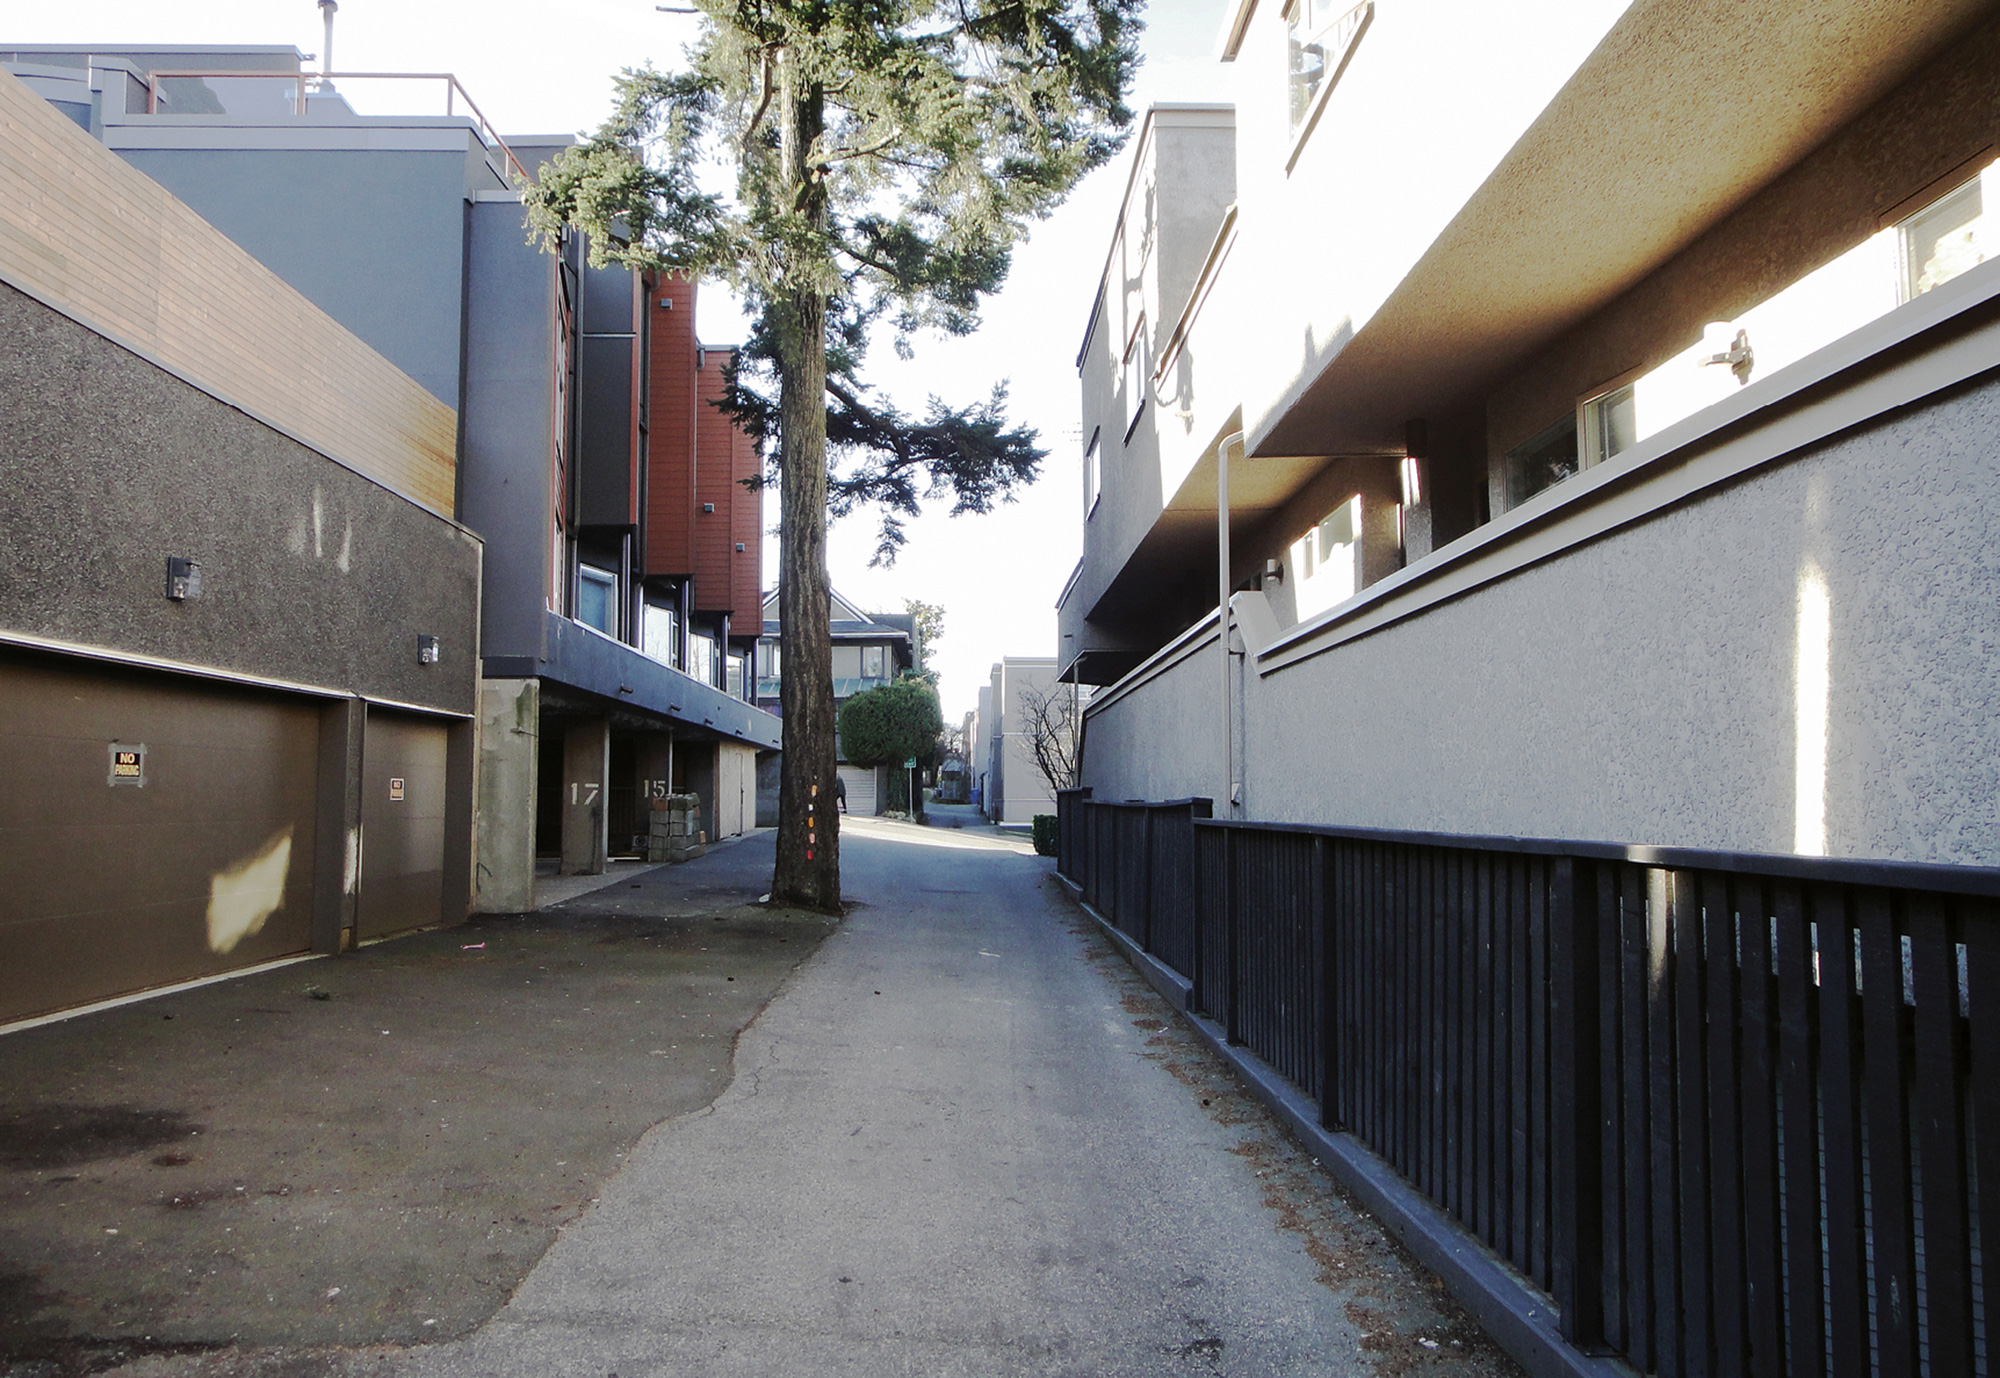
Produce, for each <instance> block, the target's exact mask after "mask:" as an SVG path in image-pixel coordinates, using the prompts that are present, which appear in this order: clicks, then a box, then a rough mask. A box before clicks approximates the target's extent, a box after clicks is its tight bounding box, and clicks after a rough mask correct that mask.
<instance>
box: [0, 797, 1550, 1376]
mask: <svg viewBox="0 0 2000 1378" xmlns="http://www.w3.org/2000/svg"><path fill="white" fill-rule="evenodd" d="M769 847H770V839H769V837H768V836H765V837H756V838H751V839H746V840H745V841H743V842H741V843H737V844H733V845H732V846H730V847H728V848H726V849H724V850H723V851H721V852H719V853H717V854H714V855H712V856H711V857H709V858H706V859H704V861H699V862H695V863H692V864H690V865H688V866H685V867H678V868H672V869H671V870H668V871H662V872H655V873H653V874H652V876H650V877H648V888H646V889H641V888H640V887H638V886H636V885H633V886H627V885H625V884H622V883H621V884H619V885H617V886H613V887H609V888H607V889H605V890H603V891H601V892H599V894H598V895H596V896H594V897H586V898H584V899H579V900H575V901H572V902H571V903H570V905H568V906H565V909H577V908H580V907H584V906H587V905H589V904H591V903H592V902H595V903H596V904H597V905H598V907H599V908H600V909H601V910H602V911H603V912H604V914H605V915H607V916H610V918H612V919H615V920H616V921H617V922H619V923H627V924H631V923H637V924H643V922H645V920H644V918H643V916H642V915H641V914H640V913H638V912H635V911H636V910H638V909H643V908H644V907H646V906H648V905H650V904H653V903H654V902H655V901H654V900H653V899H652V892H653V890H654V889H655V888H662V889H663V888H665V887H676V888H679V889H682V890H686V891H689V892H698V891H700V890H701V889H702V887H703V884H704V880H703V876H704V867H705V866H707V865H712V864H716V863H723V864H725V865H726V866H727V868H728V873H729V874H730V875H731V876H736V875H744V876H747V875H749V874H752V873H753V868H754V867H755V866H756V865H757V864H758V863H757V857H758V856H759V855H762V856H765V857H768V852H769ZM843 849H844V850H843V861H844V871H845V876H846V888H847V891H848V893H849V895H850V896H851V897H852V898H853V899H855V900H857V901H858V902H859V904H858V907H857V908H856V910H855V911H854V913H853V914H852V915H851V916H850V917H849V918H848V919H847V920H846V922H845V923H843V924H842V925H841V926H840V927H839V928H837V929H836V930H835V931H834V932H833V934H832V935H831V936H830V937H829V938H827V940H826V941H825V942H824V944H823V945H822V946H820V947H819V949H818V951H817V952H816V953H814V955H813V956H812V957H811V958H809V959H808V960H807V961H805V962H804V963H803V964H802V965H801V966H799V967H798V968H797V969H796V971H794V972H793V974H792V975H791V977H790V978H789V980H788V981H786V982H785V984H783V985H781V986H779V987H778V988H777V992H776V995H775V998H773V999H772V1001H771V1003H770V1004H769V1006H768V1007H767V1008H766V1009H765V1010H764V1011H763V1013H762V1014H761V1015H760V1016H758V1017H757V1018H756V1020H755V1022H754V1023H752V1024H751V1025H750V1027H749V1028H748V1029H747V1030H746V1031H745V1032H744V1033H743V1034H742V1036H741V1038H740V1040H739V1042H738V1044H737V1046H736V1049H735V1058H734V1075H733V1077H731V1078H730V1079H729V1080H728V1083H727V1088H726V1089H725V1090H723V1091H722V1093H721V1094H720V1096H719V1097H718V1098H717V1099H715V1100H714V1101H713V1103H712V1104H710V1105H708V1106H707V1108H705V1109H694V1110H692V1111H690V1112H687V1113H682V1114H680V1115H678V1116H677V1117H675V1118H671V1119H668V1120H667V1121H666V1122H664V1123H661V1124H658V1125H657V1126H656V1127H655V1128H653V1129H652V1130H650V1132H647V1133H646V1134H645V1135H644V1136H643V1137H641V1138H639V1139H638V1141H637V1143H636V1146H634V1147H632V1149H631V1151H630V1152H629V1153H628V1154H627V1155H626V1156H625V1158H624V1159H623V1160H622V1162H623V1165H622V1166H616V1167H614V1168H613V1169H612V1170H611V1175H610V1176H609V1177H608V1178H607V1179H606V1180H604V1181H603V1182H602V1183H601V1185H600V1186H598V1187H597V1189H596V1200H595V1202H594V1204H588V1205H587V1206H586V1208H585V1209H584V1210H583V1211H582V1213H581V1214H580V1215H578V1216H577V1217H576V1218H575V1219H574V1220H573V1221H571V1223H569V1224H568V1225H567V1226H566V1227H565V1228H564V1229H563V1230H562V1232H561V1234H560V1235H559V1236H558V1237H557V1238H556V1240H555V1243H554V1246H553V1247H552V1248H551V1249H549V1250H548V1252H547V1253H546V1254H545V1255H544V1256H543V1257H542V1258H541V1259H540V1261H539V1262H538V1263H536V1264H535V1265H534V1266H533V1267H532V1268H531V1269H530V1270H529V1271H527V1272H526V1275H525V1280H524V1281H522V1282H521V1283H520V1285H519V1286H518V1288H517V1289H516V1290H514V1291H513V1294H512V1296H511V1298H510V1299H508V1300H507V1301H506V1302H505V1304H504V1305H502V1306H501V1307H500V1309H499V1310H498V1312H497V1314H492V1315H491V1317H490V1319H486V1320H484V1322H483V1323H477V1321H475V1322H474V1323H472V1324H471V1325H469V1326H467V1325H464V1324H460V1325H457V1326H454V1327H453V1328H452V1330H451V1331H449V1332H447V1331H443V1330H441V1329H432V1330H430V1331H428V1332H418V1333H419V1334H424V1335H426V1336H428V1335H437V1336H439V1342H437V1343H433V1344H429V1345H417V1346H415V1347H411V1348H402V1347H400V1346H401V1345H402V1344H404V1343H406V1342H407V1341H406V1339H405V1337H406V1336H408V1335H409V1334H410V1326H412V1325H414V1324H415V1323H417V1322H418V1320H419V1319H421V1318H418V1317H416V1316H403V1317H387V1318H385V1323H384V1325H383V1328H382V1330H381V1332H380V1333H379V1335H378V1336H376V1337H374V1340H375V1342H374V1343H372V1344H371V1343H370V1341H369V1339H368V1338H364V1337H363V1336H362V1335H360V1334H357V1333H356V1332H355V1331H354V1330H353V1329H351V1328H343V1330H342V1332H341V1341H340V1344H341V1346H342V1347H338V1348H333V1347H328V1346H327V1345H326V1343H325V1341H324V1339H315V1338H314V1336H313V1332H311V1329H310V1327H306V1328H303V1329H301V1330H299V1332H298V1335H297V1340H296V1341H293V1342H288V1341H287V1340H286V1339H284V1338H283V1337H282V1336H280V1335H271V1334H266V1335H265V1337H264V1338H263V1339H262V1341H261V1343H260V1344H259V1345H258V1346H256V1347H248V1348H222V1347H215V1348H211V1347H210V1346H209V1345H203V1344H194V1345H188V1344H183V1345H180V1346H177V1347H176V1348H177V1350H178V1352H174V1353H154V1354H151V1355H149V1356H146V1357H143V1358H137V1359H135V1360H134V1361H132V1362H130V1363H128V1364H126V1365H125V1366H124V1367H120V1368H117V1369H115V1370H112V1371H115V1372H118V1373H122V1374H128V1375H134V1378H138V1376H139V1375H146V1376H148V1378H151V1376H153V1375H160V1376H162V1378H164V1376H165V1375H276V1374H280V1373H282V1374H286V1375H317V1374H328V1375H343V1378H362V1376H363V1375H366V1376H367V1378H377V1375H379V1376H380V1378H458V1376H459V1375H463V1376H464V1378H473V1376H474V1375H490V1378H514V1376H515V1375H519V1378H548V1376H549V1375H596V1376H597V1378H603V1375H609V1374H617V1375H622V1376H623V1378H641V1376H642V1375H648V1376H649V1375H679V1374H687V1375H702V1376H703V1378H725V1376H727V1375H820V1374H825V1375H850V1374H851V1375H857V1376H858V1375H868V1376H869V1378H875V1376H876V1375H889V1374H909V1375H925V1376H926V1378H930V1376H933V1375H949V1374H965V1375H1008V1374H1022V1375H1026V1374H1034V1375H1053V1374H1062V1375H1078V1378H1084V1376H1086V1375H1089V1376H1091V1378H1095V1375H1110V1374H1116V1375H1168V1374H1174V1375H1179V1374H1204V1373H1209V1374H1232V1375H1253V1374H1254V1375H1264V1374H1268V1375H1289V1374H1355V1375H1367V1374H1377V1373H1380V1374H1427V1373H1434V1374H1445V1373H1450V1374H1462V1373H1473V1374H1511V1373H1513V1372H1515V1370H1514V1369H1513V1368H1512V1366H1511V1364H1510V1363H1509V1362H1508V1361H1507V1360H1506V1359H1504V1358H1503V1357H1501V1356H1500V1355H1499V1354H1498V1352H1497V1351H1496V1350H1494V1349H1493V1347H1492V1346H1491V1345H1490V1344H1489V1343H1488V1342H1487V1341H1486V1340H1485V1339H1484V1337H1483V1336H1482V1335H1480V1333H1479V1332H1478V1331H1477V1330H1476V1329H1474V1328H1473V1327H1472V1326H1471V1325H1470V1324H1469V1323H1468V1322H1467V1321H1466V1320H1465V1319H1464V1318H1463V1316H1462V1315H1461V1313H1459V1312H1458V1311H1457V1310H1456V1308H1455V1307H1453V1306H1451V1305H1450V1303H1449V1302H1448V1300H1446V1299H1445V1297H1444V1296H1443V1294H1442V1292H1441V1290H1440V1289H1439V1288H1438V1287H1437V1285H1436V1284H1435V1283H1434V1282H1432V1281H1431V1280H1430V1279H1429V1278H1428V1277H1427V1276H1425V1275H1423V1274H1422V1273H1420V1272H1418V1271H1416V1270H1414V1269H1413V1268H1411V1267H1410V1266H1409V1265H1408V1264H1407V1263H1406V1262H1405V1261H1404V1260H1403V1259H1402V1257H1401V1256H1400V1254H1398V1253H1397V1252H1396V1250H1395V1249H1394V1248H1393V1246H1391V1245H1389V1244H1388V1243H1387V1242H1386V1241H1385V1239H1384V1236H1383V1234H1382V1232H1381V1231H1380V1230H1379V1229H1378V1228H1377V1227H1376V1226H1374V1224H1373V1223H1372V1222H1371V1221H1369V1220H1368V1219H1367V1218H1365V1217H1360V1216H1357V1215H1355V1214H1354V1213H1353V1212H1351V1211H1349V1210H1348V1209H1347V1208H1346V1207H1345V1206H1344V1205H1343V1204H1342V1203H1341V1202H1340V1200H1339V1199H1338V1197H1337V1196H1336V1195H1335V1194H1334V1192H1333V1189H1332V1187H1331V1185H1330V1183H1329V1181H1328V1179H1327V1178H1326V1177H1325V1176H1324V1175H1323V1174H1322V1173H1321V1172H1319V1171H1318V1170H1317V1169H1316V1168H1315V1167H1314V1166H1313V1165H1312V1163H1311V1162H1310V1161H1309V1160H1308V1159H1307V1158H1306V1156H1305V1155H1304V1154H1303V1153H1301V1152H1300V1151H1299V1150H1298V1149H1297V1148H1296V1147H1295V1146H1294V1145H1293V1143H1292V1142H1291V1141H1290V1140H1288V1139H1287V1138H1285V1136H1284V1135H1283V1133H1282V1131H1281V1130H1279V1129H1278V1128H1277V1127H1276V1125H1275V1123H1274V1122H1273V1121H1271V1120H1270V1119H1269V1118H1268V1117H1267V1116H1266V1115H1265V1113H1264V1112H1263V1111H1262V1109H1261V1108H1260V1107H1258V1106H1257V1105H1256V1104H1255V1103H1254V1102H1252V1101H1251V1100H1250V1099H1249V1098H1248V1097H1247V1096H1244V1095H1242V1094H1241V1093H1239V1092H1238V1091H1237V1089H1236V1086H1235V1083H1234V1082H1233V1081H1232V1080H1231V1079H1230V1077H1229V1075H1228V1074H1227V1072H1226V1071H1224V1070H1223V1069H1222V1067H1221V1065H1220V1064H1219V1063H1217V1062H1216V1061H1215V1060H1214V1059H1213V1057H1212V1056H1211V1055H1210V1054H1209V1053H1208V1052H1207V1050H1206V1049H1205V1048H1204V1047H1202V1046H1201V1045H1200V1044H1199V1043H1198V1042H1197V1041H1196V1040H1195V1039H1194V1038H1193V1037H1192V1036H1191V1035H1189V1034H1187V1033H1185V1032H1184V1031H1182V1030H1181V1029H1180V1028H1179V1027H1178V1026H1177V1025H1175V1024H1174V1022H1173V1016H1172V1013H1171V1012H1170V1011H1169V1010H1168V1009H1167V1008H1166V1006H1165V1005H1164V1004H1162V1003H1161V1002H1160V1001H1159V999H1158V997H1157V996H1155V995H1154V993H1153V992H1152V990H1151V989H1150V988H1149V987H1147V986H1145V985H1144V984H1143V983H1142V982H1141V981H1139V980H1138V979H1137V977H1136V976H1135V975H1134V974H1133V973H1132V972H1131V970H1130V968H1129V967H1127V966H1126V964H1125V963H1124V961H1123V959H1122V958H1120V957H1119V956H1118V955H1117V954H1116V953H1115V952H1114V951H1113V950H1112V949H1111V948H1110V946H1109V945H1108V944H1107V943H1106V942H1105V941H1104V940H1103V939H1102V938H1101V937H1100V936H1099V935H1098V934H1097V932H1096V931H1095V929H1094V927H1093V926H1092V925H1091V923H1090V921H1089V920H1088V919H1087V918H1086V917H1085V916H1083V915H1082V914H1081V913H1080V912H1079V911H1078V910H1077V909H1076V908H1075V906H1074V905H1073V904H1072V903H1071V902H1070V901H1069V899H1068V898H1067V896H1066V895H1065V894H1064V893H1063V892H1062V891H1061V889H1060V888H1059V886H1058V885H1057V883H1056V882H1055V880H1054V879H1053V876H1052V873H1051V870H1050V867H1049V864H1048V862H1046V861H1045V860H1043V859H1040V858H1036V857H1034V856H1032V855H1031V854H1030V853H1029V851H1028V849H1027V847H1026V844H1025V843H1024V842H1022V841H1020V840H1018V839H1015V838H1005V837H1002V836H1000V835H998V834H996V833H995V832H993V831H991V830H989V829H979V828H968V829H965V830H962V831H949V830H941V829H922V828H917V827H914V826H912V825H909V824H898V823H891V822H886V821H878V820H858V819H855V820H848V822H847V826H846V828H845V830H844V836H843ZM764 864H766V865H768V862H765V863H764ZM717 898H718V899H724V898H727V896H726V895H721V894H718V896H717ZM556 912H562V911H556ZM503 922H519V921H503ZM703 922H711V921H709V920H703ZM733 922H734V920H732V923H733ZM457 946H458V944H457V943H456V942H455V941H454V942H453V943H452V947H453V948H454V949H456V948H457ZM542 960H544V961H548V960H549V959H547V958H544V959H542ZM732 960H733V959H732ZM316 965H317V966H318V967H319V968H320V969H322V970H331V971H335V972H338V971H340V970H341V967H342V964H339V963H336V964H333V965H332V966H331V967H328V966H327V964H323V963H322V964H316ZM688 979H689V980H691V981H693V980H695V979H696V977H695V976H693V975H690V976H689V978H688ZM335 1008H338V1006H337V1005H336V1006H335ZM157 1017H158V1016H157V1015H156V1016H154V1018H157ZM71 1180H72V1181H74V1179H73V1178H72V1179H71ZM129 1228H130V1227H129V1226H128V1229H129ZM404 1228H407V1226H405V1227H404ZM360 1242H361V1241H358V1240H350V1241H347V1244H348V1246H349V1247H352V1246H353V1245H354V1244H357V1243H360ZM305 1261H310V1255H309V1254H307V1255H306V1256H305ZM466 1261H467V1262H468V1263H469V1262H470V1259H469V1257H468V1258H467V1259H466ZM302 1266H303V1265H302ZM433 1266H437V1267H448V1266H450V1261H449V1258H448V1257H447V1256H445V1255H440V1256H439V1257H438V1258H437V1259H436V1261H435V1263H434V1265H433ZM287 1271H290V1269H287ZM315 1295H317V1293H315ZM336 1304H338V1303H328V1307H329V1308H331V1307H333V1306H334V1305H336ZM267 1329H268V1327H267ZM454 1336H456V1337H454ZM215 1339H216V1341H218V1342H221V1343H222V1344H226V1343H227V1332H223V1333H220V1334H218V1335H217V1336H216V1337H215ZM383 1342H387V1343H386V1344H384V1343H383ZM239 1343H244V1342H243V1341H239ZM92 1367H93V1368H95V1367H96V1366H95V1365H93V1366H92ZM68 1371H79V1372H80V1371H83V1370H81V1369H76V1370H70V1369H67V1368H65V1369H58V1368H55V1367H43V1366H39V1365H33V1364H28V1365H21V1366H17V1367H14V1368H8V1367H6V1365H5V1364H4V1363H0V1372H4V1373H7V1374H9V1375H15V1374H18V1375H22V1378H26V1375H28V1374H34V1375H36V1376H37V1378H40V1375H41V1374H43V1373H50V1374H53V1373H57V1372H68Z"/></svg>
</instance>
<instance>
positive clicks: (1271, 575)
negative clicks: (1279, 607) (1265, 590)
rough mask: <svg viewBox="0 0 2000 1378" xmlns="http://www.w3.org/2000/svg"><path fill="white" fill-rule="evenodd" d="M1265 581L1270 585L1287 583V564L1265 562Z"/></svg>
mask: <svg viewBox="0 0 2000 1378" xmlns="http://www.w3.org/2000/svg"><path fill="white" fill-rule="evenodd" d="M1264 581H1265V582H1266V583H1270V584H1282V583H1284V582H1285V562H1284V561H1283V560H1266V561H1264Z"/></svg>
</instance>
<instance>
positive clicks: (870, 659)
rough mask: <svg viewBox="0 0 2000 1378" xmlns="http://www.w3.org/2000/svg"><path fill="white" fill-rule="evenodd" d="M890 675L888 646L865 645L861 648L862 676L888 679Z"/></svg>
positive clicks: (864, 677)
mask: <svg viewBox="0 0 2000 1378" xmlns="http://www.w3.org/2000/svg"><path fill="white" fill-rule="evenodd" d="M888 677H889V671H888V654H887V650H886V648H884V647H881V646H863V647H862V648H861V678H863V679H887V678H888Z"/></svg>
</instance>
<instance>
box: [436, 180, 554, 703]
mask: <svg viewBox="0 0 2000 1378" xmlns="http://www.w3.org/2000/svg"><path fill="white" fill-rule="evenodd" d="M466 213H467V215H468V216H469V217H470V220H471V223H470V227H469V229H468V231H467V233H466V244H467V246H468V257H469V259H470V263H471V272H470V273H468V274H467V277H466V339H465V359H466V367H465V375H466V376H465V410H464V412H463V413H462V418H463V430H464V434H465V443H464V445H463V447H462V451H461V456H460V460H459V463H460V465H461V469H460V475H459V492H460V499H459V516H460V518H461V520H463V521H464V522H465V524H466V525H467V526H469V527H471V528H472V529H473V530H474V531H477V532H478V533H479V534H480V535H481V536H483V537H484V538H485V540H486V592H485V615H484V623H483V634H482V642H483V646H484V650H485V654H487V655H489V656H519V657H530V658H533V659H539V658H540V657H541V656H542V654H543V651H542V629H543V611H544V609H545V608H546V607H547V598H548V592H547V569H548V560H549V547H550V543H551V541H552V539H553V528H552V526H551V523H552V521H553V516H552V508H551V504H550V494H549V460H550V444H551V438H552V434H553V426H554V403H555V398H554V388H555V379H554V370H555V332H556V318H555V298H554V292H555V273H554V266H555V261H554V260H553V259H551V258H549V257H548V256H547V255H546V254H543V253H541V252H540V251H539V250H537V249H536V248H535V247H534V246H533V245H531V244H528V243H525V242H524V241H523V238H522V233H521V207H520V206H519V205H518V204H516V203H514V202H510V201H485V202H476V203H474V204H473V205H471V206H469V207H468V208H467V211H466ZM523 673H527V674H532V673H533V671H525V672H523Z"/></svg>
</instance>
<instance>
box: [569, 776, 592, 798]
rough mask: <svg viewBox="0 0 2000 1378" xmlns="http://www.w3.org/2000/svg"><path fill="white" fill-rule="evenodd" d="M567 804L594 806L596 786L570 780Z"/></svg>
mask: <svg viewBox="0 0 2000 1378" xmlns="http://www.w3.org/2000/svg"><path fill="white" fill-rule="evenodd" d="M569 802H570V803H572V804H595V803H596V802H597V786H596V785H592V784H579V783H578V782H576V781H574V780H572V781H571V782H570V787H569Z"/></svg>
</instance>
